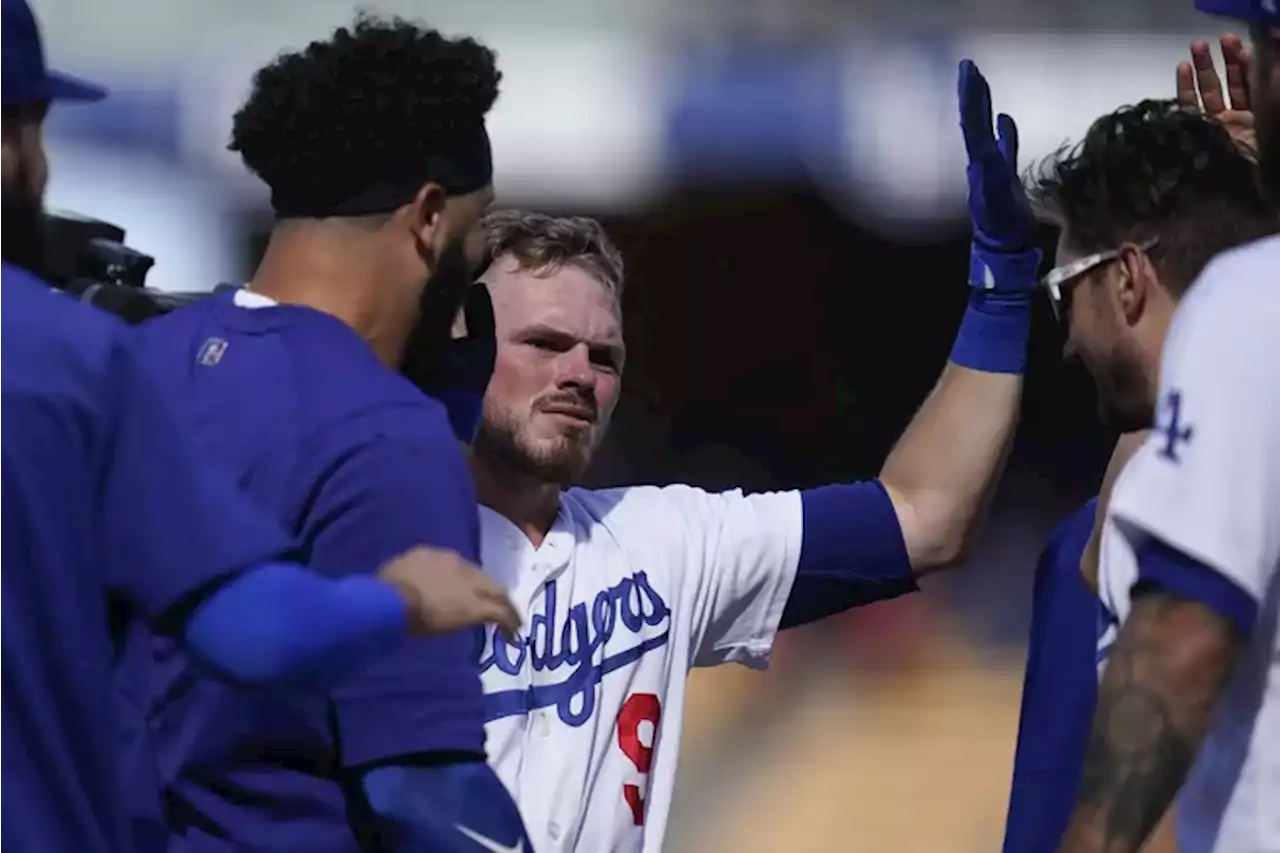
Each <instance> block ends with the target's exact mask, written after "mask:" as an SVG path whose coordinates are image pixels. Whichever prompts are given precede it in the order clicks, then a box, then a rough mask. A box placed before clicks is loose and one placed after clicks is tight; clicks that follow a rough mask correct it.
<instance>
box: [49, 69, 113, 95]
mask: <svg viewBox="0 0 1280 853" xmlns="http://www.w3.org/2000/svg"><path fill="white" fill-rule="evenodd" d="M45 80H46V83H45V86H46V89H45V92H46V94H47V95H48V97H49V100H51V101H100V100H102V99H103V98H105V97H106V96H107V90H106V89H104V88H103V87H101V86H99V85H97V84H96V83H90V82H89V81H88V80H81V79H80V78H79V77H72V76H71V75H70V74H63V73H62V72H61V71H49V72H48V73H47V74H46V76H45Z"/></svg>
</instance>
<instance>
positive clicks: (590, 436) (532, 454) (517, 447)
mask: <svg viewBox="0 0 1280 853" xmlns="http://www.w3.org/2000/svg"><path fill="white" fill-rule="evenodd" d="M551 402H553V401H552V400H549V399H544V400H539V401H537V402H535V404H534V405H533V407H532V410H533V412H534V413H535V415H536V413H537V412H538V411H539V410H540V407H541V406H544V405H548V404H550V403H551ZM584 402H585V401H582V400H580V399H578V398H576V397H575V398H574V399H573V403H574V404H583V403H584ZM597 414H598V413H597ZM535 415H531V416H530V418H526V419H523V420H522V419H521V418H520V417H518V416H517V415H515V414H514V413H512V412H510V411H501V410H498V409H497V407H495V406H493V405H491V404H490V403H489V402H488V401H486V402H485V408H484V416H483V417H482V418H481V420H480V428H479V429H478V430H477V432H476V437H475V441H474V442H472V445H471V447H472V451H473V452H474V453H475V454H476V456H478V457H480V458H482V459H491V460H494V461H495V462H498V463H499V464H500V465H501V466H503V467H505V468H507V469H509V470H512V471H514V472H515V473H517V474H520V475H522V476H525V477H529V478H530V479H533V480H535V481H537V482H539V483H548V484H554V485H557V486H561V487H564V488H567V487H569V486H571V485H573V484H574V483H576V482H577V481H578V480H579V479H580V478H581V477H582V475H583V474H584V473H585V472H586V470H587V466H588V465H590V464H591V457H592V456H593V455H594V454H595V450H596V447H597V446H598V445H599V443H600V439H601V438H602V437H603V435H604V432H605V429H606V424H605V423H604V421H603V420H601V419H599V418H598V417H597V419H596V420H595V421H594V423H592V424H591V425H590V426H587V427H583V428H581V429H571V430H565V431H564V432H561V433H560V434H559V435H557V436H556V437H555V438H553V439H543V440H541V441H535V439H534V438H533V437H532V436H531V435H530V434H529V433H530V429H531V426H530V423H529V421H530V420H531V418H532V417H533V416H535Z"/></svg>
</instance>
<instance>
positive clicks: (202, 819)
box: [139, 17, 527, 853]
mask: <svg viewBox="0 0 1280 853" xmlns="http://www.w3.org/2000/svg"><path fill="white" fill-rule="evenodd" d="M499 79H500V75H499V72H498V70H497V68H496V67H495V63H494V56H493V53H492V52H491V51H490V50H488V49H487V48H485V47H483V46H482V45H480V44H478V43H476V42H475V41H473V40H471V39H465V38H463V39H449V38H446V37H444V36H443V35H441V34H440V33H439V32H437V31H435V30H430V29H426V28H424V27H421V26H417V25H415V24H413V23H411V22H408V21H404V20H400V19H389V20H379V19H375V18H366V17H362V18H360V19H358V20H357V22H356V24H355V25H354V26H352V27H343V28H340V29H338V30H337V31H336V32H335V33H334V34H333V35H332V37H330V38H328V39H325V40H322V41H316V42H313V43H312V44H310V45H308V46H307V47H305V48H304V49H302V50H300V51H297V52H293V53H287V54H284V55H282V56H280V57H278V58H277V59H276V60H275V61H273V62H272V63H271V64H269V65H267V66H266V67H265V68H263V69H261V70H260V71H259V72H258V73H257V74H256V75H255V77H254V81H253V86H252V89H251V91H250V93H249V97H248V99H247V100H246V102H245V104H244V105H243V106H242V107H241V109H240V110H239V112H238V113H237V114H236V116H235V119H234V122H233V128H232V138H231V148H232V149H233V150H235V151H237V152H239V154H240V155H241V157H242V158H243V160H244V162H245V164H246V165H247V166H248V167H249V169H250V170H251V171H253V172H254V173H255V174H257V175H258V176H259V177H260V178H262V180H263V181H264V182H266V184H267V185H268V187H269V188H270V190H271V204H272V207H273V208H274V210H275V214H276V218H277V221H276V223H275V226H274V228H273V229H272V233H271V237H270V240H269V243H268V246H267V249H266V253H265V255H264V257H263V260H262V262H261V264H260V265H259V267H258V269H257V271H256V272H255V274H254V276H253V280H252V281H251V282H250V283H249V284H248V286H247V288H246V289H241V290H235V291H231V292H227V293H225V294H218V295H214V296H213V297H211V298H210V299H207V300H203V301H202V302H200V303H198V304H195V305H192V306H188V307H186V308H183V309H180V310H178V311H176V312H174V313H172V314H169V315H166V316H164V317H161V318H159V319H156V320H153V321H150V322H149V323H148V324H146V325H144V326H143V327H141V328H140V329H139V335H140V336H141V339H142V342H143V346H144V348H145V351H146V352H147V354H148V357H149V358H150V359H151V360H152V361H153V362H154V363H155V364H156V365H157V366H158V367H159V368H161V378H162V381H163V383H164V386H165V389H166V391H167V393H168V394H169V395H170V396H171V397H172V399H174V400H176V401H179V402H180V403H181V405H182V407H183V409H184V410H185V411H187V412H189V413H190V415H191V418H192V421H193V423H194V425H195V427H196V430H197V434H198V436H199V438H200V439H201V442H202V445H203V446H204V447H205V448H206V449H207V450H208V452H209V454H210V455H211V456H212V457H213V458H214V459H216V460H217V461H218V462H220V463H221V464H223V465H224V466H225V467H226V468H227V469H228V470H230V471H232V472H234V475H235V476H236V478H237V480H238V482H239V483H240V484H241V485H242V486H243V487H244V489H245V490H246V491H247V492H248V493H249V494H250V495H251V496H252V497H253V498H254V499H255V500H256V501H257V502H258V503H259V504H260V505H261V506H263V507H264V508H265V509H268V510H269V511H270V512H271V513H272V514H273V516H274V517H275V518H277V519H278V520H279V521H280V522H281V523H282V524H283V525H284V526H285V527H286V528H287V529H288V530H289V531H290V532H291V533H292V534H293V535H294V536H295V537H296V538H297V540H298V541H299V543H300V545H301V547H302V549H303V551H304V553H305V554H306V556H307V558H308V561H309V564H310V565H311V566H312V567H314V568H316V569H317V570H319V571H325V572H342V571H351V570H352V568H353V567H359V568H361V569H362V570H364V571H370V570H372V569H373V568H375V567H376V566H378V565H379V564H380V563H382V562H383V561H384V560H385V559H386V558H387V557H388V556H389V555H392V554H395V553H397V552H398V551H400V550H402V549H404V548H405V547H406V546H409V545H414V544H420V543H426V544H431V545H434V546H436V547H440V548H446V549H449V550H451V551H453V552H456V553H457V554H459V555H461V556H462V557H463V558H466V559H468V560H473V561H474V560H477V559H478V549H479V521H478V517H477V508H476V499H475V492H474V487H473V485H472V483H471V478H470V476H469V475H468V472H467V469H466V463H465V460H464V458H463V456H462V452H461V449H460V447H459V444H458V442H457V440H456V439H455V437H454V434H453V431H452V429H451V427H450V422H449V420H448V419H447V417H446V413H445V410H444V408H443V406H442V405H440V404H439V403H437V402H435V401H433V400H431V399H429V398H428V397H426V396H425V395H423V394H422V393H421V392H420V391H419V390H418V389H417V388H416V387H414V385H413V384H412V383H411V382H410V381H409V380H408V379H406V378H405V377H404V376H402V375H401V374H400V373H399V370H398V368H399V367H400V365H401V362H402V361H403V359H404V357H405V352H406V348H407V347H408V341H409V339H410V336H411V334H413V333H414V330H415V328H416V329H417V330H418V337H419V339H420V340H419V345H420V346H421V347H423V348H424V349H426V350H431V349H433V347H434V348H443V346H444V345H445V344H447V343H448V340H449V336H450V327H451V324H452V322H453V319H454V315H455V314H456V313H457V311H458V308H459V306H460V305H461V303H462V299H463V296H464V295H465V292H466V289H467V286H468V285H470V284H471V283H472V281H473V269H474V264H475V263H476V262H477V261H478V259H479V258H478V256H479V255H480V253H481V252H482V250H483V243H482V241H480V240H478V239H477V237H478V234H476V226H477V224H478V223H479V220H480V217H481V214H482V213H483V212H484V210H485V208H486V207H487V205H488V204H489V203H490V201H491V200H492V198H493V188H492V174H493V172H492V158H491V154H490V147H489V138H488V134H487V131H486V127H485V122H486V116H487V114H488V112H489V109H490V108H491V106H492V105H493V103H494V100H495V99H496V97H497V94H498V83H499ZM473 235H475V236H473ZM422 338H426V340H421V339H422ZM436 338H438V339H439V340H438V341H434V340H433V339H436ZM437 344H438V346H437ZM479 640H480V632H479V631H478V630H477V631H474V632H473V631H467V632H455V633H453V634H450V635H447V636H441V637H436V638H432V639H430V640H415V641H413V642H410V643H405V644H402V645H401V646H400V647H399V648H398V649H397V650H396V651H395V652H394V653H393V654H391V655H389V656H388V657H386V658H384V659H383V660H381V661H379V662H378V664H377V665H376V666H373V667H371V668H369V669H367V670H366V671H364V672H363V673H361V674H360V675H359V676H358V677H356V678H353V679H350V680H348V681H346V682H344V683H342V684H340V685H338V686H337V687H336V688H334V689H332V690H330V691H329V692H328V693H327V694H326V695H316V696H309V697H296V696H272V697H259V696H246V695H244V694H241V693H236V692H233V691H228V690H225V689H223V688H222V687H221V686H219V685H217V684H214V683H212V682H210V681H209V680H208V679H205V678H203V677H201V675H200V673H199V672H198V671H196V670H195V669H194V668H193V667H192V666H191V665H190V662H189V661H187V660H185V659H184V658H183V657H182V656H180V655H175V654H173V653H172V650H170V649H168V648H166V647H164V645H163V644H160V647H159V648H158V649H155V650H152V649H146V648H144V649H143V652H144V653H145V654H144V657H142V658H141V660H142V664H141V668H142V669H144V670H146V671H145V672H144V673H143V676H144V677H143V678H142V679H140V680H141V682H142V684H143V686H144V692H143V696H142V698H141V699H140V704H141V707H143V708H145V709H146V711H147V713H148V719H149V720H150V721H151V725H152V727H153V736H152V737H151V738H150V739H149V742H150V743H151V744H154V746H155V749H156V752H157V753H158V756H157V758H156V762H155V763H156V764H157V765H158V766H159V767H160V770H161V774H162V777H163V778H162V782H163V783H164V784H165V788H166V790H165V794H166V813H165V818H166V821H167V825H168V828H169V830H170V831H171V832H172V833H173V834H174V835H175V836H176V837H175V842H174V843H175V846H176V848H177V849H178V850H191V851H232V850H245V849H250V850H257V851H273V850H275V851H289V853H292V852H293V851H298V850H307V851H312V853H327V851H332V853H351V851H355V850H378V851H384V850H389V851H394V852H395V853H407V851H425V850H430V851H444V853H448V851H483V850H485V849H489V848H490V847H491V846H494V845H497V846H501V847H503V848H506V849H516V850H522V849H526V848H527V843H526V841H525V839H524V830H523V827H522V825H521V821H520V816H519V813H518V812H517V810H516V807H515V804H514V803H513V801H512V799H511V797H510V796H509V794H508V793H507V791H506V790H505V789H504V788H503V786H502V784H501V783H500V782H499V780H498V778H497V776H496V775H495V774H494V772H493V771H492V770H491V769H490V768H489V766H488V764H487V763H486V761H485V749H484V714H483V694H482V692H481V687H480V680H479V677H478V673H477V671H476V666H475V659H474V649H475V647H476V645H477V644H478V642H479Z"/></svg>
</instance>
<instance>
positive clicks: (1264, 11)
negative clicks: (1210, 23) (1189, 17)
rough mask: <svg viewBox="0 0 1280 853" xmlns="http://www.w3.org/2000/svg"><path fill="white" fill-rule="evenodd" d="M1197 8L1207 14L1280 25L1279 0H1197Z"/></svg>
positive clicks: (1274, 25) (1275, 25)
mask: <svg viewBox="0 0 1280 853" xmlns="http://www.w3.org/2000/svg"><path fill="white" fill-rule="evenodd" d="M1196 8H1197V9H1199V10H1200V11H1201V12H1204V13H1205V14H1207V15H1218V16H1221V17H1223V18H1235V19H1237V20H1240V21H1250V22H1252V23H1255V24H1270V25H1271V26H1273V27H1280V2H1277V0H1196Z"/></svg>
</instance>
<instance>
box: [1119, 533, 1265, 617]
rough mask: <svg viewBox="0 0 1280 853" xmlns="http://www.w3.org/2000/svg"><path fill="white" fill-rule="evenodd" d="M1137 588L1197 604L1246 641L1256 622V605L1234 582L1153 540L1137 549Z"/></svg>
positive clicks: (1250, 596) (1255, 601)
mask: <svg viewBox="0 0 1280 853" xmlns="http://www.w3.org/2000/svg"><path fill="white" fill-rule="evenodd" d="M1137 557H1138V580H1137V583H1135V584H1134V588H1135V591H1136V590H1137V588H1138V587H1145V586H1155V587H1159V588H1160V589H1162V590H1165V591H1166V592H1170V593H1173V594H1174V595H1177V596H1179V597H1180V598H1187V599H1190V600H1192V601H1198V602H1200V603H1201V604H1203V605H1204V606H1205V607H1208V608H1209V609H1210V610H1213V611H1214V612H1215V613H1217V614H1218V615H1220V616H1221V617H1222V618H1224V619H1226V620H1227V621H1228V622H1231V623H1232V624H1233V625H1235V626H1236V628H1238V629H1239V630H1240V632H1241V633H1242V634H1244V635H1245V636H1246V637H1247V636H1249V635H1250V634H1252V633H1253V626H1254V625H1255V624H1256V623H1257V621H1258V602H1257V600H1256V599H1254V597H1253V596H1252V595H1250V594H1249V593H1248V592H1246V591H1245V590H1243V589H1241V588H1240V587H1239V586H1238V585H1237V584H1236V583H1235V582H1234V581H1232V580H1231V579H1230V578H1228V577H1226V576H1225V575H1223V574H1222V573H1221V572H1218V571H1216V570H1214V569H1212V568H1210V567H1209V566H1206V565H1205V564H1204V563H1201V562H1200V561H1199V560H1197V559H1195V558H1194V557H1190V556H1188V555H1186V554H1184V553H1182V552H1181V551H1179V550H1177V549H1176V548H1172V547H1170V546H1169V545H1167V544H1165V543H1164V542H1162V541H1160V540H1159V539H1156V538H1154V537H1152V538H1150V539H1148V540H1147V541H1146V542H1144V543H1143V544H1142V545H1141V546H1139V547H1138V549H1137Z"/></svg>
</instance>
